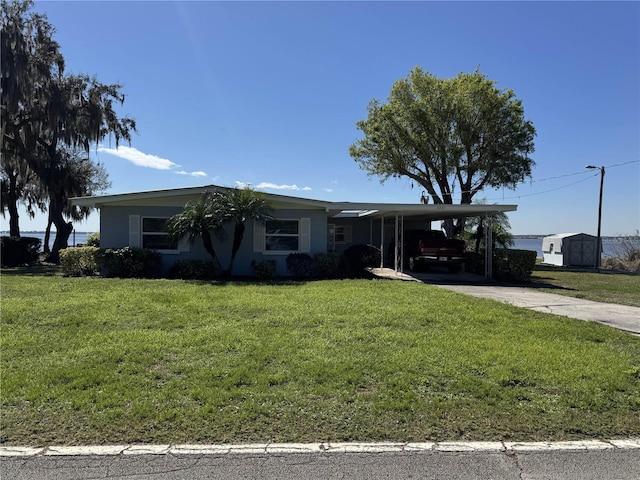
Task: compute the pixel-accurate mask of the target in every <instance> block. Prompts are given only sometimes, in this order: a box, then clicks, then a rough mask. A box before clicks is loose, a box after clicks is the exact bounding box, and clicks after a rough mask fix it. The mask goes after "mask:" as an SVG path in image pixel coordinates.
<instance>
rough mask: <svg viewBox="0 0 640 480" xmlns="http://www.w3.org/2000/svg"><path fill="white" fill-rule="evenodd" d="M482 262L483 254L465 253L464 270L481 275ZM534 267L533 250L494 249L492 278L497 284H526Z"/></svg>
mask: <svg viewBox="0 0 640 480" xmlns="http://www.w3.org/2000/svg"><path fill="white" fill-rule="evenodd" d="M484 261H485V256H484V252H481V253H474V252H466V253H465V257H464V265H465V270H466V271H467V272H471V273H477V274H480V275H483V274H484ZM535 265H536V252H534V251H533V250H516V249H511V248H496V249H494V251H493V278H494V279H495V280H497V281H499V282H528V281H529V280H530V279H531V273H532V272H533V269H534V267H535Z"/></svg>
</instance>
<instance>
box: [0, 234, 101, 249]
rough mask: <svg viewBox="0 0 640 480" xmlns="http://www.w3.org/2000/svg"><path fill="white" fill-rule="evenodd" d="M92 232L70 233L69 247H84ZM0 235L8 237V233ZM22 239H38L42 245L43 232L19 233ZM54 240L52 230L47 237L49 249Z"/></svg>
mask: <svg viewBox="0 0 640 480" xmlns="http://www.w3.org/2000/svg"><path fill="white" fill-rule="evenodd" d="M92 233H93V232H72V233H71V235H70V236H69V245H84V244H85V243H86V242H87V237H88V236H89V235H91V234H92ZM0 235H2V236H5V235H9V232H0ZM20 236H22V237H33V238H39V239H40V241H41V242H42V243H43V244H44V232H20ZM55 238H56V231H55V230H53V231H52V232H51V235H50V237H49V248H51V247H53V241H54V240H55Z"/></svg>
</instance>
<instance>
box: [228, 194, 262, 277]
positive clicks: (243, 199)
mask: <svg viewBox="0 0 640 480" xmlns="http://www.w3.org/2000/svg"><path fill="white" fill-rule="evenodd" d="M218 195H219V200H220V202H221V203H223V204H224V205H225V207H224V208H225V209H226V210H227V212H228V216H227V218H228V220H227V221H229V222H231V223H233V244H232V247H231V259H230V260H229V268H228V270H227V272H226V273H227V274H228V275H231V272H232V270H233V262H234V260H235V258H236V254H237V253H238V250H239V249H240V245H241V244H242V239H243V238H244V231H245V229H246V222H247V221H249V220H253V221H257V222H265V221H267V220H271V219H272V218H273V216H272V215H271V212H272V208H271V205H270V204H269V202H268V201H267V200H266V199H265V198H264V197H263V195H262V194H261V193H260V192H256V191H255V190H252V189H251V188H250V187H245V188H243V189H238V188H233V189H231V190H228V191H226V192H218Z"/></svg>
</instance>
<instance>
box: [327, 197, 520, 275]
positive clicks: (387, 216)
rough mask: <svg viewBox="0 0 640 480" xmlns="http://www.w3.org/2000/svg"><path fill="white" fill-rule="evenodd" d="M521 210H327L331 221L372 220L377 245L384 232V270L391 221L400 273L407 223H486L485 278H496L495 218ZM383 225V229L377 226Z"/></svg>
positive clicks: (335, 206)
mask: <svg viewBox="0 0 640 480" xmlns="http://www.w3.org/2000/svg"><path fill="white" fill-rule="evenodd" d="M517 208H518V206H517V205H498V204H493V205H485V204H477V205H443V204H434V205H423V204H390V203H350V202H342V203H332V204H331V208H328V209H327V214H328V216H329V217H330V218H344V219H347V218H354V219H363V218H367V219H369V220H370V242H369V243H371V244H374V240H373V238H374V235H373V232H374V229H375V228H376V227H377V228H380V245H379V246H380V250H381V252H382V258H381V264H380V267H383V266H384V264H385V260H386V259H385V254H386V249H385V244H386V243H387V241H386V239H388V238H389V236H388V235H387V236H386V237H385V225H387V224H388V223H386V221H387V220H391V222H392V224H393V232H394V234H393V238H394V239H395V248H394V252H395V258H393V262H392V264H393V265H394V271H395V272H396V273H403V272H404V265H403V258H404V252H403V242H402V241H400V238H401V237H402V236H404V234H403V235H400V233H401V232H404V230H405V222H409V221H412V220H420V221H424V222H434V221H442V220H446V219H450V218H460V217H478V218H484V219H485V226H486V227H485V229H484V232H485V233H484V235H485V276H487V277H491V276H492V275H493V265H492V257H493V238H492V232H493V229H492V228H491V215H493V214H496V213H506V212H514V211H516V210H517ZM376 223H379V226H377V225H375V224H376Z"/></svg>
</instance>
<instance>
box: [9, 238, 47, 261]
mask: <svg viewBox="0 0 640 480" xmlns="http://www.w3.org/2000/svg"><path fill="white" fill-rule="evenodd" d="M41 244H42V242H41V241H40V239H39V238H35V237H1V238H0V260H1V263H2V266H3V267H17V266H20V265H26V264H29V263H34V262H35V261H37V260H38V255H39V253H40V247H41Z"/></svg>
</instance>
